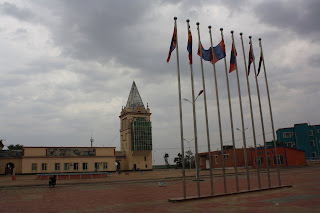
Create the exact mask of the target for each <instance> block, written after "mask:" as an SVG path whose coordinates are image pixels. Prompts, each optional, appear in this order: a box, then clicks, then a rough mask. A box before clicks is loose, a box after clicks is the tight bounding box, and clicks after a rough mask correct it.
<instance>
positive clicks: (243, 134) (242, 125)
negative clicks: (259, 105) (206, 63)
mask: <svg viewBox="0 0 320 213" xmlns="http://www.w3.org/2000/svg"><path fill="white" fill-rule="evenodd" d="M231 38H232V45H233V54H234V56H235V57H234V58H235V64H236V74H237V84H238V95H239V104H240V114H241V127H242V140H243V147H244V162H245V166H246V172H247V184H248V190H250V177H249V168H248V155H247V143H246V134H245V129H244V121H243V110H242V100H241V90H240V82H239V74H238V62H237V56H236V47H235V44H234V38H233V31H231Z"/></svg>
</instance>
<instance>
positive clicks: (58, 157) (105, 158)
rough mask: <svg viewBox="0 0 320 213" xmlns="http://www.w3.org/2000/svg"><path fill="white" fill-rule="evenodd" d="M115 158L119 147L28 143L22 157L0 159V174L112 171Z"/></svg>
mask: <svg viewBox="0 0 320 213" xmlns="http://www.w3.org/2000/svg"><path fill="white" fill-rule="evenodd" d="M115 158H116V157H115V147H24V148H23V151H22V155H21V157H2V158H1V159H0V167H1V168H0V174H12V173H13V168H14V171H15V174H39V173H41V174H46V173H75V172H81V173H83V172H108V171H115V169H116V168H115ZM8 167H11V168H10V169H11V171H10V169H9V168H8Z"/></svg>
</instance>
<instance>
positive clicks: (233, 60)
mask: <svg viewBox="0 0 320 213" xmlns="http://www.w3.org/2000/svg"><path fill="white" fill-rule="evenodd" d="M233 46H234V45H233V44H232V48H231V57H230V69H229V73H231V72H232V71H233V70H235V69H236V66H237V65H236V56H237V50H236V49H234V50H233Z"/></svg>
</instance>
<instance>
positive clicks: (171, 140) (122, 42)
mask: <svg viewBox="0 0 320 213" xmlns="http://www.w3.org/2000/svg"><path fill="white" fill-rule="evenodd" d="M0 2H1V3H0V50H1V51H0V62H1V67H0V106H1V110H0V138H1V139H5V140H6V141H5V145H9V144H23V145H24V146H90V136H91V133H92V136H93V138H94V139H95V142H94V145H95V146H113V147H117V149H119V141H120V138H119V127H120V122H119V114H120V111H121V107H122V106H123V105H125V104H126V101H127V98H128V95H129V91H130V88H131V85H132V82H133V80H134V81H135V82H136V85H137V87H138V89H139V92H140V95H141V97H142V100H143V101H144V104H145V105H146V104H147V103H149V106H150V109H151V112H152V124H153V148H154V151H153V154H154V164H163V163H164V161H163V155H164V153H165V152H167V153H169V156H170V157H169V160H170V161H171V162H173V158H174V157H175V156H176V155H177V153H178V152H179V151H180V126H179V107H178V86H177V71H176V67H177V65H176V51H174V52H173V54H172V58H171V61H170V62H169V63H167V62H166V59H167V55H168V50H169V45H170V41H171V37H172V32H173V26H174V21H173V17H174V16H177V17H178V20H177V25H178V41H179V57H180V69H181V70H180V71H181V86H182V98H187V99H189V100H190V99H191V83H190V66H189V64H188V59H187V51H186V45H187V25H186V19H190V25H191V31H192V34H193V49H194V50H196V49H197V44H198V35H197V28H196V22H199V23H200V28H199V29H200V34H201V41H202V43H203V45H204V47H205V48H208V47H209V45H210V39H209V33H208V25H211V26H212V33H213V43H214V45H216V44H217V43H219V41H220V40H221V35H220V30H219V29H220V28H221V27H222V28H223V29H224V31H223V32H224V38H225V44H226V50H227V57H226V61H227V66H228V67H229V60H230V49H231V34H230V31H231V30H234V31H235V34H234V35H235V45H236V48H237V50H238V51H237V52H238V66H239V77H240V86H241V93H242V101H243V107H244V118H245V120H244V122H245V127H248V130H246V136H247V143H248V145H249V146H251V145H253V140H252V126H251V120H250V111H249V102H248V93H247V86H246V81H245V73H244V62H243V54H242V47H241V41H240V36H239V33H240V32H243V35H244V36H243V38H244V46H245V53H246V57H248V50H249V45H248V42H249V40H248V36H249V35H252V37H253V47H254V54H255V56H256V64H258V59H259V52H260V49H259V44H258V38H259V37H261V38H262V44H263V51H264V57H265V62H266V69H267V75H268V82H269V88H270V94H271V101H272V107H273V115H274V122H275V128H276V129H278V128H283V127H291V126H293V125H294V124H295V123H303V122H306V123H310V124H319V123H320V122H319V121H320V113H319V112H318V106H319V105H320V100H319V97H320V92H319V91H320V90H318V83H319V78H320V73H319V66H320V60H319V56H320V51H319V50H320V40H319V38H320V25H319V23H318V20H320V15H319V11H320V2H319V1H318V0H305V1H303V0H300V1H299V0H290V1H288V0H283V1H273V0H268V1H267V0H266V1H263V0H260V1H257V0H243V1H226V0H221V1H219V0H216V1H191V0H190V1H167V0H163V1H161V0H156V1H129V0H128V1H102V0H101V1H98V0H94V1H84V0H83V1H80V0H76V1H71V0H68V1H58V0H56V1H42V0H41V1H40V0H34V1H15V0H12V1H0ZM194 52H195V51H194ZM193 60H194V65H193V69H194V78H195V79H194V80H195V90H196V93H197V92H198V91H199V90H201V89H202V81H201V69H200V59H199V57H198V56H197V55H196V54H194V56H193ZM216 68H217V75H218V76H217V78H218V79H217V80H218V86H219V97H220V106H221V117H222V127H223V128H222V132H223V141H224V143H225V144H226V145H231V144H232V140H231V129H230V120H229V108H228V98H227V97H228V96H227V89H226V75H225V70H224V62H223V60H221V61H219V62H218V63H217V64H216ZM204 72H205V81H206V82H205V83H206V90H207V93H206V94H207V104H208V116H209V128H210V141H211V147H212V149H213V150H216V149H217V148H218V147H219V146H220V145H219V143H220V142H219V131H218V130H219V129H218V121H217V108H216V97H215V90H214V78H213V77H214V76H213V69H212V65H210V64H209V63H208V62H204ZM228 77H229V81H230V93H231V101H232V112H233V117H234V127H235V128H240V129H241V120H240V110H239V97H238V91H237V84H236V73H235V72H233V73H231V74H230V75H229V76H228ZM249 78H250V79H249V81H250V87H251V91H252V100H253V108H254V117H255V124H256V125H255V126H256V134H257V135H258V137H257V141H258V143H259V144H262V143H263V140H262V129H261V125H260V114H259V106H258V101H257V95H256V94H257V91H256V86H255V81H254V76H253V75H250V76H249ZM258 80H259V86H260V93H261V102H262V110H263V118H264V121H265V131H266V139H267V140H271V139H272V133H271V132H272V130H271V123H270V116H269V109H268V102H267V96H266V87H265V86H266V85H265V79H264V76H263V75H261V76H259V79H258ZM196 103H197V105H196V110H197V123H198V134H199V136H198V137H199V151H200V152H204V151H207V138H206V128H205V116H204V103H203V96H200V97H199V98H198V100H197V101H196ZM182 104H183V105H182V106H183V108H182V110H183V125H184V137H185V139H187V140H192V139H193V138H194V135H193V122H192V106H191V104H190V103H188V102H183V103H182ZM234 134H235V139H236V141H235V143H236V146H237V147H241V146H242V140H241V133H240V132H239V131H237V130H235V132H234ZM185 145H186V149H189V144H188V143H186V144H185ZM190 148H191V149H192V150H193V149H194V143H193V141H192V142H191V143H190Z"/></svg>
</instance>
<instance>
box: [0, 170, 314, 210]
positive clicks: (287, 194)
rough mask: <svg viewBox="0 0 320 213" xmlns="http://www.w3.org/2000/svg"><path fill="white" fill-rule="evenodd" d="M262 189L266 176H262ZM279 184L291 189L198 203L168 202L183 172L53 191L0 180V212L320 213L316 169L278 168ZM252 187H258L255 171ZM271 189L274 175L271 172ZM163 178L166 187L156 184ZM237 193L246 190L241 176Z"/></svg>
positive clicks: (219, 184) (218, 180) (37, 183)
mask: <svg viewBox="0 0 320 213" xmlns="http://www.w3.org/2000/svg"><path fill="white" fill-rule="evenodd" d="M193 172H194V171H187V181H186V183H187V196H195V195H197V182H196V181H194V177H193V174H194V173H193ZM220 173H221V172H220V171H215V176H214V192H215V194H221V193H223V179H222V177H221V175H220ZM262 174H263V175H262V177H261V180H262V187H263V188H265V187H267V184H268V183H267V176H266V173H265V171H264V172H263V173H262ZM281 176H282V184H283V185H292V187H289V188H282V189H276V190H267V191H260V192H250V193H245V194H237V195H231V196H221V197H214V198H208V199H201V200H191V201H184V202H177V203H171V202H168V199H169V198H178V197H182V196H183V188H182V180H181V179H180V177H181V170H156V171H148V172H130V173H127V174H126V173H122V174H120V175H119V174H116V173H112V174H111V175H109V176H108V177H107V178H101V179H95V180H61V181H59V180H58V181H57V186H56V187H55V188H48V187H47V181H44V180H35V176H26V175H24V176H16V180H11V177H10V176H1V177H0V190H1V192H0V195H1V200H0V202H1V208H0V212H65V213H67V212H70V213H71V212H290V213H291V212H320V181H319V180H320V167H319V166H313V167H300V168H285V169H281ZM250 177H251V186H252V187H251V188H252V189H255V188H258V186H257V176H256V173H255V172H254V170H252V171H251V173H250ZM201 179H202V181H201V182H200V186H201V195H209V194H210V178H209V176H208V171H201ZM271 179H272V186H277V184H278V183H277V173H276V170H272V173H271ZM159 180H163V181H165V183H166V186H159V183H158V181H159ZM227 182H228V192H235V191H236V187H235V178H234V176H233V175H232V172H230V171H229V175H228V176H227ZM239 183H240V190H246V189H247V179H246V175H245V173H241V175H240V176H239Z"/></svg>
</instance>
